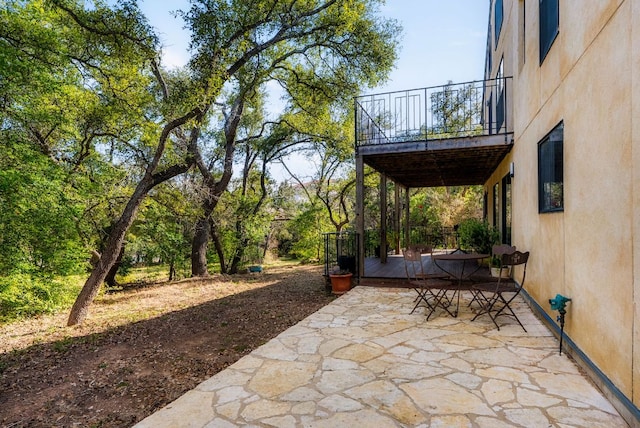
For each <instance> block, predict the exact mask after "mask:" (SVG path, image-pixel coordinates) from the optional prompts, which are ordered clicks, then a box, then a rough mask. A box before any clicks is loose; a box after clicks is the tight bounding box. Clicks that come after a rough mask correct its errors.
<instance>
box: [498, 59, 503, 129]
mask: <svg viewBox="0 0 640 428" xmlns="http://www.w3.org/2000/svg"><path fill="white" fill-rule="evenodd" d="M504 83H505V82H504V58H501V59H500V65H499V66H498V74H496V87H497V91H498V93H497V95H496V96H497V98H498V99H497V100H496V133H499V132H500V129H501V128H502V125H504V112H505V95H504Z"/></svg>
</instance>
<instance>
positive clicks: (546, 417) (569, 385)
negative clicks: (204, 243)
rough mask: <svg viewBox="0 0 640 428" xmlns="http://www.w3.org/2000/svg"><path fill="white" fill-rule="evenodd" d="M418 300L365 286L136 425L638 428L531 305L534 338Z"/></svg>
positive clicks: (408, 293) (524, 310)
mask: <svg viewBox="0 0 640 428" xmlns="http://www.w3.org/2000/svg"><path fill="white" fill-rule="evenodd" d="M414 297H415V293H414V292H413V290H410V289H395V288H374V287H364V286H359V287H356V288H354V289H352V290H351V291H349V292H348V293H346V294H344V295H342V296H341V297H339V298H337V299H336V300H335V301H334V302H332V303H331V304H329V305H327V306H325V307H324V308H322V309H321V310H319V311H318V312H316V313H314V314H313V315H311V316H309V317H308V318H306V319H305V320H303V321H302V322H300V323H298V324H297V325H295V326H293V327H291V328H289V329H288V330H286V331H284V332H283V333H281V334H280V335H279V336H278V337H276V338H274V339H272V340H271V341H269V342H268V343H266V344H264V345H263V346H261V347H259V348H258V349H256V350H254V351H253V352H252V353H251V354H249V355H247V356H245V357H244V358H242V359H240V360H239V361H238V362H236V363H235V364H233V365H231V366H230V367H228V368H227V369H225V370H223V371H222V372H220V373H218V374H216V375H215V376H213V377H211V378H210V379H208V380H206V381H204V382H202V383H201V384H200V385H199V386H197V387H196V388H195V389H193V390H191V391H189V392H188V393H186V394H184V395H183V396H182V397H180V398H179V399H177V400H176V401H174V402H173V403H171V404H169V405H168V406H166V407H165V408H163V409H161V410H160V411H158V412H156V413H155V414H153V415H151V416H149V417H148V418H146V419H144V420H143V421H141V422H140V423H139V424H138V425H136V426H137V427H139V428H142V427H154V428H155V427H177V426H180V427H216V428H226V427H241V426H242V427H246V426H252V427H284V428H286V427H318V428H322V427H492V428H495V427H497V428H500V427H591V428H593V427H603V428H612V427H626V426H628V425H627V424H626V423H625V421H624V420H623V419H622V418H621V417H620V415H619V414H618V413H617V412H616V410H615V409H614V407H613V406H612V405H611V404H610V403H609V402H608V401H607V399H606V398H605V397H604V396H603V395H602V394H601V393H600V391H599V390H598V389H597V388H596V387H595V386H593V384H592V383H591V382H590V381H589V380H588V379H587V377H586V376H584V375H583V374H582V373H581V372H580V370H579V369H578V367H577V366H576V365H575V364H574V363H573V362H572V361H571V360H570V359H569V358H568V357H567V356H565V355H564V354H563V355H559V353H558V341H557V339H556V338H555V337H554V336H553V335H552V334H551V332H550V331H549V330H548V329H547V328H546V327H545V326H544V325H543V324H542V323H541V322H540V321H539V320H538V319H537V318H536V317H535V316H534V315H533V313H532V312H531V310H530V309H529V308H528V306H527V305H526V304H525V303H524V301H523V300H522V299H520V300H517V303H516V305H515V307H514V309H515V310H516V313H517V314H518V316H519V318H520V320H521V321H522V323H523V324H524V325H525V327H526V329H527V332H524V331H523V330H522V328H520V326H518V325H517V324H516V323H515V321H513V320H511V319H510V318H507V317H504V318H503V319H502V320H501V322H502V324H501V329H500V330H497V329H496V328H495V326H494V325H493V323H492V322H491V320H490V319H489V318H488V317H487V316H483V317H480V318H479V319H477V320H476V321H474V322H471V318H472V317H473V315H474V314H473V311H472V308H469V307H467V305H466V302H468V300H467V301H466V302H463V303H464V306H461V307H462V308H464V309H462V310H461V313H460V315H459V316H458V317H457V318H451V317H449V316H447V315H445V314H439V315H438V316H436V317H435V318H433V317H432V318H431V319H430V320H429V321H428V322H426V321H425V317H424V315H423V314H422V313H421V311H419V310H418V311H416V312H415V313H414V314H413V315H410V314H409V312H410V311H411V308H412V307H413V300H414ZM465 297H469V296H465ZM256 309H257V310H259V308H256Z"/></svg>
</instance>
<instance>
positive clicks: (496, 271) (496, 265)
mask: <svg viewBox="0 0 640 428" xmlns="http://www.w3.org/2000/svg"><path fill="white" fill-rule="evenodd" d="M501 265H502V263H501V261H500V257H498V256H495V255H494V256H491V276H492V277H494V278H498V277H500V276H501V277H502V278H509V277H510V276H511V267H510V266H505V267H504V268H503V269H502V273H501V272H500V266H501Z"/></svg>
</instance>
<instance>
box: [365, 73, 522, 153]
mask: <svg viewBox="0 0 640 428" xmlns="http://www.w3.org/2000/svg"><path fill="white" fill-rule="evenodd" d="M511 80H512V78H511V77H501V78H494V79H489V80H476V81H471V82H464V83H448V84H446V85H441V86H431V87H427V88H419V89H409V90H405V91H395V92H384V93H380V94H371V95H363V96H359V97H356V98H355V100H354V101H355V135H356V147H358V146H361V145H372V144H388V143H399V142H413V141H428V140H439V139H446V138H455V137H467V136H475V135H492V134H497V135H501V134H504V135H505V138H506V135H507V134H511V133H513V127H512V124H511V123H510V122H509V118H510V116H509V114H508V112H509V108H510V102H509V98H508V95H509V92H508V87H509V86H510V84H511Z"/></svg>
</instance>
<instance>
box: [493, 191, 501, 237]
mask: <svg viewBox="0 0 640 428" xmlns="http://www.w3.org/2000/svg"><path fill="white" fill-rule="evenodd" d="M492 223H493V227H495V228H496V229H498V228H499V227H500V183H496V184H494V185H493V222H492ZM498 230H499V229H498Z"/></svg>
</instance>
